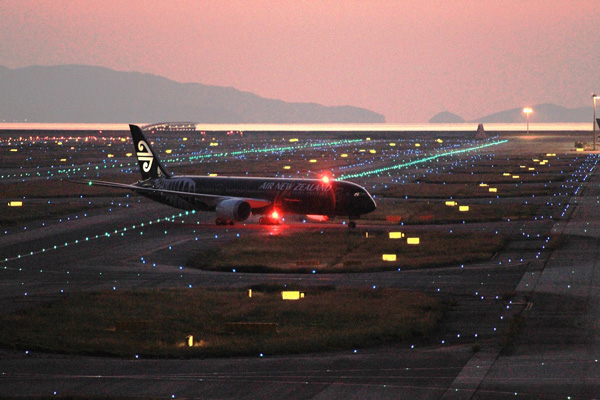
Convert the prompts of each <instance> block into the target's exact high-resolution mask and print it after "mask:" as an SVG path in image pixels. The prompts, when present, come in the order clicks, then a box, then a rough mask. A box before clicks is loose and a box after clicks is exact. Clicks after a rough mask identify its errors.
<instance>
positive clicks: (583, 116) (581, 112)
mask: <svg viewBox="0 0 600 400" xmlns="http://www.w3.org/2000/svg"><path fill="white" fill-rule="evenodd" d="M531 108H533V113H531V115H530V116H529V121H530V122H590V123H591V121H592V113H593V111H592V107H591V106H590V107H579V108H567V107H563V106H559V105H556V104H551V103H545V104H538V105H535V106H533V107H531ZM525 120H526V117H525V114H523V108H522V107H519V108H512V109H510V110H505V111H500V112H497V113H494V114H490V115H486V116H484V117H480V118H477V119H474V120H472V121H465V120H464V119H462V117H460V116H459V115H457V114H453V113H450V112H448V111H443V112H441V113H438V114H436V115H434V116H433V118H431V119H430V120H429V122H431V123H434V122H437V123H455V122H479V123H481V122H495V123H513V122H524V121H525Z"/></svg>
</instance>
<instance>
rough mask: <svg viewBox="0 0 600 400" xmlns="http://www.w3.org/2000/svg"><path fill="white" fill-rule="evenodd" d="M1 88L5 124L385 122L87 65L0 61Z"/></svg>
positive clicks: (0, 115)
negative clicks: (14, 65) (6, 63)
mask: <svg viewBox="0 0 600 400" xmlns="http://www.w3.org/2000/svg"><path fill="white" fill-rule="evenodd" d="M0 92H1V93H2V97H1V98H0V121H2V120H4V121H6V122H24V121H27V122H46V123H52V122H75V123H77V122H78V123H128V122H158V121H194V122H198V123H383V122H385V117H384V116H383V115H381V114H378V113H375V112H373V111H370V110H367V109H364V108H360V107H353V106H347V105H345V106H335V107H326V106H323V105H320V104H316V103H288V102H284V101H281V100H274V99H266V98H263V97H260V96H257V95H255V94H252V93H249V92H242V91H240V90H237V89H234V88H231V87H219V86H210V85H203V84H200V83H179V82H175V81H172V80H169V79H167V78H164V77H160V76H157V75H151V74H143V73H139V72H119V71H114V70H111V69H108V68H103V67H93V66H83V65H61V66H31V67H25V68H18V69H9V68H6V67H3V66H0Z"/></svg>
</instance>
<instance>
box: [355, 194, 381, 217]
mask: <svg viewBox="0 0 600 400" xmlns="http://www.w3.org/2000/svg"><path fill="white" fill-rule="evenodd" d="M353 208H354V210H355V212H356V214H357V215H363V214H368V213H370V212H373V211H375V209H376V208H377V204H375V200H373V198H372V197H371V196H370V195H369V194H368V193H365V195H362V196H358V197H355V198H354V202H353Z"/></svg>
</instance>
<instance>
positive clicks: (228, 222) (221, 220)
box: [215, 218, 234, 226]
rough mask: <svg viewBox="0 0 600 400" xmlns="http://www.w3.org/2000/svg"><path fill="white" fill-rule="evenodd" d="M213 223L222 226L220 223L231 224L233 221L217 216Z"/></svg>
mask: <svg viewBox="0 0 600 400" xmlns="http://www.w3.org/2000/svg"><path fill="white" fill-rule="evenodd" d="M215 224H217V225H218V226H222V225H233V224H234V222H233V221H229V220H226V219H223V218H217V219H216V220H215Z"/></svg>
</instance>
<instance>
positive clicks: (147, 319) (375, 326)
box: [0, 285, 445, 357]
mask: <svg viewBox="0 0 600 400" xmlns="http://www.w3.org/2000/svg"><path fill="white" fill-rule="evenodd" d="M281 288H283V285H281ZM305 292H306V296H305V298H303V299H301V300H298V301H283V300H282V299H281V294H280V293H279V291H265V292H258V293H257V292H254V293H253V297H252V298H249V297H248V292H247V290H200V289H188V290H184V289H181V290H141V291H121V292H102V293H94V294H77V295H73V296H67V297H65V298H63V299H61V300H58V301H55V302H52V303H47V304H43V305H41V306H38V307H36V308H34V309H30V310H25V311H21V312H18V313H13V314H9V315H4V316H2V317H1V318H0V324H1V325H2V330H1V331H0V343H1V345H2V346H4V347H9V348H15V349H27V350H39V351H48V352H59V353H71V354H84V355H109V356H119V357H135V356H136V355H139V356H145V357H212V356H219V357H221V356H240V355H258V354H260V353H263V354H265V355H274V354H291V353H305V352H314V351H324V350H338V349H351V348H356V347H365V346H372V345H377V344H382V343H387V342H393V341H398V340H403V339H407V338H412V337H415V336H422V335H425V334H427V333H429V332H431V331H432V330H433V329H434V328H435V327H436V325H437V323H438V322H439V321H440V320H441V318H442V316H443V313H444V309H445V306H444V305H443V304H441V303H440V302H439V301H437V300H435V299H433V298H431V297H428V296H426V295H424V294H422V293H419V292H407V291H400V290H396V289H377V290H357V289H343V290H342V289H332V288H325V289H320V288H311V289H307V290H305ZM240 322H243V323H251V324H260V323H275V324H277V330H276V331H274V330H272V331H269V332H256V331H251V330H248V331H236V332H232V331H231V330H229V329H228V328H227V326H228V325H227V324H228V323H240ZM188 335H193V336H194V345H193V346H192V347H188V346H187V345H186V343H185V342H186V337H187V336H188Z"/></svg>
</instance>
